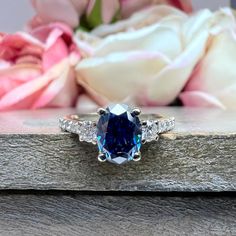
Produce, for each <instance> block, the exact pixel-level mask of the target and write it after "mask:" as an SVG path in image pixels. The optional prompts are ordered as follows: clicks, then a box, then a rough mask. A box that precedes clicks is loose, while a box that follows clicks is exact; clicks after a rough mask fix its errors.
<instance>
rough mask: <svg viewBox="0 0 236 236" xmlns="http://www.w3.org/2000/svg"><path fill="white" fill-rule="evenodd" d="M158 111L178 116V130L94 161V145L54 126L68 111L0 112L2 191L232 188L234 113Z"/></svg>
mask: <svg viewBox="0 0 236 236" xmlns="http://www.w3.org/2000/svg"><path fill="white" fill-rule="evenodd" d="M158 111H159V112H160V113H161V114H165V115H173V116H175V117H176V121H177V122H176V129H175V130H174V131H173V132H171V133H169V134H166V135H162V137H161V138H160V141H159V142H158V143H155V142H154V143H150V144H146V145H145V146H143V150H142V155H143V159H142V160H141V161H140V162H138V163H129V164H127V165H124V166H115V165H111V164H109V163H102V164H101V163H98V162H97V161H96V156H97V148H96V146H93V145H90V144H86V143H80V142H79V141H78V137H77V136H76V135H72V134H69V133H63V132H61V131H60V130H59V128H58V127H57V120H58V118H59V117H61V116H62V115H65V114H68V113H73V112H74V111H73V110H42V111H33V112H27V111H22V112H7V113H1V114H0V189H63V190H92V191H193V192H194V191H213V192H215V191H216V192H217V191H235V190H236V120H235V118H236V112H233V111H221V110H210V109H186V108H166V109H164V108H162V109H159V110H158ZM152 112H153V110H152Z"/></svg>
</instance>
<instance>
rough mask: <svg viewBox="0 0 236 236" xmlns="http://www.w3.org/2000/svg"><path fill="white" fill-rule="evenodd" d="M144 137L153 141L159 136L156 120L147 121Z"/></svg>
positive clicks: (144, 127) (143, 132)
mask: <svg viewBox="0 0 236 236" xmlns="http://www.w3.org/2000/svg"><path fill="white" fill-rule="evenodd" d="M142 130H143V131H142V139H143V140H145V141H147V142H151V141H153V140H156V139H157V137H158V125H157V124H156V122H155V121H154V120H151V121H149V120H148V121H147V122H146V124H145V125H144V126H143V128H142Z"/></svg>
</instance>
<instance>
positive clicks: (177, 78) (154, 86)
mask: <svg viewBox="0 0 236 236" xmlns="http://www.w3.org/2000/svg"><path fill="white" fill-rule="evenodd" d="M208 35H209V34H208V32H207V31H203V32H202V33H201V34H200V35H198V36H196V37H195V38H194V40H193V41H192V42H191V43H190V44H189V45H188V47H187V48H186V49H185V50H184V51H183V52H182V54H180V56H178V57H177V58H176V59H175V60H173V62H172V63H170V65H168V66H166V67H165V68H164V69H163V70H162V71H160V73H159V74H157V75H156V76H155V77H154V78H153V80H152V81H150V83H149V84H148V90H147V97H149V99H150V101H155V102H157V103H158V104H159V105H168V104H169V103H171V102H172V101H173V100H174V99H175V98H176V97H177V96H178V94H179V93H180V92H181V90H182V89H183V88H184V86H185V84H186V82H187V81H188V79H189V77H190V75H191V73H192V70H193V68H194V67H195V66H196V64H197V62H198V61H199V59H200V58H201V57H202V56H203V54H204V52H205V48H206V42H207V39H208Z"/></svg>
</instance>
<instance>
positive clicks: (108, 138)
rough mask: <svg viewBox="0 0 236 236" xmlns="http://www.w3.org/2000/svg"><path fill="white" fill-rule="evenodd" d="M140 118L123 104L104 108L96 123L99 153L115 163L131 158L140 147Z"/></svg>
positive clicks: (121, 162)
mask: <svg viewBox="0 0 236 236" xmlns="http://www.w3.org/2000/svg"><path fill="white" fill-rule="evenodd" d="M141 136H142V128H141V124H140V120H139V118H138V117H137V116H135V115H133V114H132V111H131V109H130V108H129V107H128V106H127V105H124V104H115V105H112V106H109V107H108V108H106V113H105V114H103V115H101V116H100V118H99V120H98V123H97V143H98V148H99V151H100V153H103V154H105V156H106V159H107V160H108V161H110V162H112V163H115V164H123V163H125V162H127V161H130V160H133V158H134V154H135V153H137V152H139V150H140V148H141Z"/></svg>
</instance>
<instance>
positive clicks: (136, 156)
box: [133, 152, 141, 161]
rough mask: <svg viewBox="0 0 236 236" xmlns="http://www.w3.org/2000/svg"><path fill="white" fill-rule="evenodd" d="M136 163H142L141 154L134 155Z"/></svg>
mask: <svg viewBox="0 0 236 236" xmlns="http://www.w3.org/2000/svg"><path fill="white" fill-rule="evenodd" d="M133 160H134V161H140V160H141V152H136V153H135V154H134V158H133Z"/></svg>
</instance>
